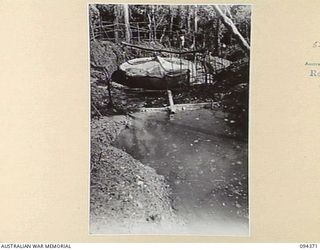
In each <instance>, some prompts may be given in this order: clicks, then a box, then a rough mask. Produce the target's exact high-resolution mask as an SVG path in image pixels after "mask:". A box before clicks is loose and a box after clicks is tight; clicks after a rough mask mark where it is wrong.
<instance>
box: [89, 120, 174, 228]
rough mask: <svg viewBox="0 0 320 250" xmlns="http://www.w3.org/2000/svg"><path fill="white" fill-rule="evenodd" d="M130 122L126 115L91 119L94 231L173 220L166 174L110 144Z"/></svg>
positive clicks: (91, 202)
mask: <svg viewBox="0 0 320 250" xmlns="http://www.w3.org/2000/svg"><path fill="white" fill-rule="evenodd" d="M128 123H129V120H128V118H126V117H124V116H115V117H108V118H102V119H99V120H93V121H92V131H91V179H90V181H91V183H90V222H91V232H92V233H106V232H110V233H130V230H132V229H133V228H136V227H138V228H139V225H141V224H143V225H145V224H147V226H155V227H156V226H157V225H161V224H162V223H163V222H165V223H167V222H168V221H173V220H174V213H173V210H172V208H171V204H170V200H169V192H170V190H169V186H168V185H166V183H165V180H164V177H163V176H160V175H158V174H157V173H156V172H155V170H154V169H153V168H151V167H148V166H145V165H143V164H142V163H141V162H139V161H138V160H135V159H134V158H133V157H131V156H130V155H129V154H127V153H125V152H124V151H122V150H120V149H118V148H115V147H113V146H111V145H110V143H111V142H112V141H113V140H114V139H115V138H116V137H117V135H118V134H119V133H120V131H121V130H122V129H123V128H124V127H125V126H127V125H128Z"/></svg>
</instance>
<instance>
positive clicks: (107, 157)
mask: <svg viewBox="0 0 320 250" xmlns="http://www.w3.org/2000/svg"><path fill="white" fill-rule="evenodd" d="M251 11H252V7H251V5H239V4H226V5H223V4H219V5H157V4H148V5H144V4H89V5H88V39H89V42H88V43H89V54H90V65H89V67H90V83H89V84H90V176H89V177H88V178H89V180H90V182H89V185H90V187H89V190H90V197H89V215H88V216H89V233H90V234H98V235H100V234H102V235H103V234H109V235H110V234H113V235H115V234H126V235H130V234H143V235H145V234H151V235H210V236H211V235H213V236H249V229H250V226H249V222H250V221H249V218H250V216H249V214H250V213H249V182H250V180H249V165H248V154H249V150H248V142H249V139H248V134H249V117H250V114H249V75H250V74H249V68H250V67H249V66H250V43H251V41H250V40H251V35H250V34H251Z"/></svg>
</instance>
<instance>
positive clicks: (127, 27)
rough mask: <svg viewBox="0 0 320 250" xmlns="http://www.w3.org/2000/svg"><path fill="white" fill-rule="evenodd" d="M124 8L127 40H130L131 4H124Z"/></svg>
mask: <svg viewBox="0 0 320 250" xmlns="http://www.w3.org/2000/svg"><path fill="white" fill-rule="evenodd" d="M123 9H124V24H125V29H126V41H127V42H130V40H131V34H130V22H129V5H128V4H124V5H123Z"/></svg>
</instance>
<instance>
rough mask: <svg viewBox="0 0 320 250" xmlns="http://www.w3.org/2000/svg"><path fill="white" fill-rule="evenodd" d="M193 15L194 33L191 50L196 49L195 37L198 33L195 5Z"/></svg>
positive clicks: (196, 7)
mask: <svg viewBox="0 0 320 250" xmlns="http://www.w3.org/2000/svg"><path fill="white" fill-rule="evenodd" d="M193 15H194V32H193V42H192V45H191V48H195V47H196V35H197V33H198V6H197V5H195V6H194V9H193Z"/></svg>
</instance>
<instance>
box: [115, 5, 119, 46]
mask: <svg viewBox="0 0 320 250" xmlns="http://www.w3.org/2000/svg"><path fill="white" fill-rule="evenodd" d="M114 15H115V19H114V39H115V42H116V43H118V42H119V11H118V5H117V4H116V5H115V6H114Z"/></svg>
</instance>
